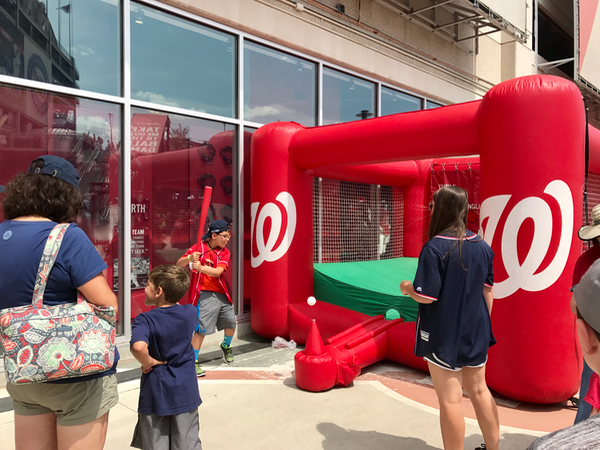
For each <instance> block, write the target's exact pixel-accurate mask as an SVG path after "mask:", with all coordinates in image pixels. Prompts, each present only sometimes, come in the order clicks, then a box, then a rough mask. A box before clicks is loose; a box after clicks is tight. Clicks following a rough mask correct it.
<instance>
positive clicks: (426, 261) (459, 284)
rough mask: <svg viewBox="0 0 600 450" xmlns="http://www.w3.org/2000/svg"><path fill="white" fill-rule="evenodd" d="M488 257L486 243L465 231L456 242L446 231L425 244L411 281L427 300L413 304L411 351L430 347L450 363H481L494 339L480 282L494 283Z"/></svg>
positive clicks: (422, 351) (418, 352) (426, 351)
mask: <svg viewBox="0 0 600 450" xmlns="http://www.w3.org/2000/svg"><path fill="white" fill-rule="evenodd" d="M493 259H494V252H493V251H492V249H491V248H490V246H489V245H488V244H487V243H486V242H485V241H484V240H483V239H481V237H479V236H478V235H476V234H474V233H472V232H470V231H467V234H466V237H465V239H464V240H463V243H462V246H461V247H460V248H459V245H458V239H457V238H456V237H452V236H448V235H438V236H435V237H434V238H433V239H431V240H430V241H429V242H427V244H425V246H424V247H423V249H422V250H421V254H420V255H419V263H418V267H417V273H416V275H415V280H414V282H413V286H414V289H415V292H416V293H417V294H418V295H420V296H422V297H425V298H428V299H431V300H433V302H432V303H430V304H423V303H421V304H419V317H418V319H417V336H416V343H415V355H416V356H425V355H428V354H430V353H435V356H436V357H437V358H439V359H441V360H442V361H443V362H445V363H446V364H447V365H449V366H450V367H451V368H452V369H454V368H456V367H457V366H458V367H463V366H477V365H480V364H483V363H485V361H486V360H487V352H488V349H489V347H490V346H491V345H494V344H495V343H496V340H495V339H494V335H493V334H492V323H491V320H490V314H489V311H488V307H487V305H486V303H485V299H484V297H483V288H484V286H488V287H492V286H493V284H494V271H493V267H492V262H493Z"/></svg>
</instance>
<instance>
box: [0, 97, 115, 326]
mask: <svg viewBox="0 0 600 450" xmlns="http://www.w3.org/2000/svg"><path fill="white" fill-rule="evenodd" d="M41 105H43V108H42V107H41ZM120 117H121V116H120V107H119V106H117V105H112V104H108V103H103V102H99V101H92V100H85V99H81V98H73V97H64V96H58V95H51V94H48V93H45V92H40V91H32V90H25V89H13V88H9V87H5V86H0V185H5V184H6V183H7V182H8V181H9V180H10V179H12V178H13V177H14V176H15V175H16V174H17V173H19V172H24V171H26V170H27V168H28V167H29V164H30V163H31V161H32V160H33V159H35V158H36V157H38V156H40V155H47V154H50V155H57V156H60V157H63V158H65V159H67V160H69V161H70V162H71V163H73V165H74V166H75V168H76V169H77V171H78V173H79V176H80V177H81V181H80V183H79V186H80V190H81V193H82V195H83V199H84V202H85V204H86V206H87V211H86V213H85V214H84V215H83V216H82V217H80V218H79V219H78V221H77V224H78V225H79V227H80V228H81V229H83V231H85V233H86V234H87V235H88V237H89V238H90V239H91V241H92V243H93V244H94V246H95V247H96V249H97V250H98V252H99V253H100V255H101V256H102V258H104V260H105V261H106V263H107V264H108V269H107V271H106V273H105V276H106V278H107V281H108V282H109V285H110V284H111V283H113V282H114V281H115V280H117V279H118V278H117V276H116V274H117V273H116V272H114V273H113V260H114V259H115V258H116V257H117V255H118V246H117V240H118V239H117V235H118V234H117V232H118V230H117V227H118V224H119V166H120V157H121V156H120V147H121V130H120V123H121V119H120ZM0 220H4V217H3V215H2V212H1V208H0ZM114 291H115V292H117V291H118V285H117V284H116V283H115V284H114ZM122 302H123V298H122V296H119V305H120V307H119V328H118V331H119V332H122V324H123V320H122V316H121V314H122V312H123V308H122V306H123V304H122Z"/></svg>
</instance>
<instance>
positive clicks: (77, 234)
mask: <svg viewBox="0 0 600 450" xmlns="http://www.w3.org/2000/svg"><path fill="white" fill-rule="evenodd" d="M55 225H56V222H50V221H40V222H28V221H18V220H17V221H15V220H6V221H4V222H2V223H0V255H2V257H0V274H1V275H0V309H4V308H13V307H16V306H26V305H31V300H32V298H33V289H34V286H35V279H36V277H37V271H38V267H39V264H40V259H41V258H42V252H43V251H44V247H45V245H46V241H47V240H48V236H49V235H50V232H51V231H52V228H54V226H55ZM106 267H107V266H106V263H105V262H104V260H103V259H102V258H101V257H100V255H99V254H98V251H97V250H96V249H95V248H94V245H93V244H92V242H91V241H90V239H89V238H88V237H87V235H86V234H85V233H84V232H83V231H82V230H81V229H80V228H79V227H78V226H77V225H76V224H74V223H73V224H71V226H70V227H69V228H68V229H67V231H66V232H65V236H64V238H63V242H62V245H61V247H60V250H59V252H58V255H57V257H56V262H55V263H54V266H53V267H52V270H51V271H50V276H49V277H48V282H47V284H46V290H45V292H44V304H45V305H50V306H52V305H60V304H65V303H74V302H76V301H77V288H78V287H79V286H82V285H84V284H85V283H87V282H88V281H90V280H91V279H92V278H94V277H95V276H96V275H98V274H99V273H101V272H102V271H103V270H104V269H106ZM118 361H119V352H118V351H116V349H115V363H114V365H113V367H112V368H111V369H110V370H107V371H106V372H102V373H99V374H94V375H89V376H85V377H77V378H70V379H66V380H57V381H52V383H74V382H78V381H85V380H90V379H93V378H99V377H102V376H107V375H110V374H113V373H116V371H117V362H118Z"/></svg>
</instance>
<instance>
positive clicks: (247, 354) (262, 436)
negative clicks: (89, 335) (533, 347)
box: [0, 336, 575, 450]
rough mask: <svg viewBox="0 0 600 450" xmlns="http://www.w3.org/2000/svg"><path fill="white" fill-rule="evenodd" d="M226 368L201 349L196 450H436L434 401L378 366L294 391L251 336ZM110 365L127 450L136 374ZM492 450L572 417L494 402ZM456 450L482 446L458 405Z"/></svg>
mask: <svg viewBox="0 0 600 450" xmlns="http://www.w3.org/2000/svg"><path fill="white" fill-rule="evenodd" d="M234 346H235V349H234V354H235V358H236V359H235V362H234V363H233V364H232V365H230V366H226V365H224V364H222V359H221V352H220V351H219V350H218V348H217V344H216V343H213V344H210V345H206V348H204V349H203V353H202V354H203V358H204V360H205V361H206V362H205V364H204V365H203V367H204V368H206V369H207V376H206V377H204V378H201V379H199V380H198V385H199V387H200V395H201V396H202V399H203V404H202V405H201V406H200V409H199V412H200V423H201V430H200V437H201V439H202V444H203V448H204V449H205V450H231V449H243V450H270V449H275V448H277V449H284V450H296V449H298V450H300V449H302V450H306V449H323V450H341V449H344V450H365V449H377V450H387V449H390V450H391V449H394V450H434V449H442V448H443V447H442V441H441V436H440V431H439V423H438V420H439V413H438V409H437V400H436V397H435V393H434V391H433V388H432V386H431V379H430V378H429V377H428V376H427V375H425V374H423V373H421V372H418V371H415V370H412V369H409V368H406V367H403V366H400V365H398V364H395V363H391V362H387V361H385V362H382V363H379V364H376V365H374V366H371V367H369V368H367V369H365V370H364V371H363V373H362V374H361V376H360V377H359V378H358V379H357V380H355V381H354V383H352V385H350V386H349V387H345V388H334V389H331V390H330V391H327V392H321V393H312V392H306V391H301V390H299V389H298V388H297V387H296V384H295V381H294V354H295V353H296V351H298V350H290V349H275V348H272V347H271V343H270V341H267V340H265V339H262V338H260V337H258V336H246V337H245V338H244V339H236V340H234ZM124 356H125V359H124V360H123V361H122V362H121V363H120V364H119V366H120V369H119V374H118V378H119V393H120V401H119V404H118V406H117V407H115V408H114V409H112V410H111V413H110V425H109V430H108V438H107V443H106V447H105V449H106V450H120V449H127V448H129V442H130V440H131V435H132V431H133V427H134V425H135V422H136V418H137V414H136V408H137V400H138V395H139V377H140V375H141V372H140V371H139V367H138V364H137V363H136V362H135V361H134V360H131V359H127V355H124ZM497 402H498V404H499V412H500V422H501V424H502V427H501V448H503V449H505V450H517V449H525V448H527V446H528V445H529V444H530V443H531V442H532V441H533V440H534V439H535V437H537V436H540V435H542V434H545V433H546V432H549V431H553V430H556V429H559V428H563V427H565V426H568V425H570V424H572V423H573V419H574V417H575V409H574V408H573V407H571V406H569V405H567V403H566V402H565V403H564V404H558V405H550V406H538V405H529V404H520V403H518V402H514V401H511V400H508V399H503V398H500V397H497ZM463 409H464V411H465V414H466V416H467V417H468V418H467V428H466V441H465V449H473V448H475V447H477V446H478V445H479V444H480V443H481V442H483V440H482V437H481V433H480V431H479V428H478V427H477V422H476V421H475V420H474V417H475V416H474V413H473V410H472V408H471V405H470V403H469V401H468V400H467V399H465V401H464V408H463ZM0 448H1V449H2V450H14V433H13V412H12V402H11V401H10V398H9V397H8V395H7V393H6V390H5V389H2V388H0Z"/></svg>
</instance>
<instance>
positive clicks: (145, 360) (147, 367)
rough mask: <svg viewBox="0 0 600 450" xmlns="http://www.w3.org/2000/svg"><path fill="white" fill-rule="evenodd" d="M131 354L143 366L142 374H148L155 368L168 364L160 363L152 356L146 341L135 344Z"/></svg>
mask: <svg viewBox="0 0 600 450" xmlns="http://www.w3.org/2000/svg"><path fill="white" fill-rule="evenodd" d="M131 354H132V355H133V357H134V358H135V359H137V360H138V362H139V363H140V364H141V365H142V373H148V372H150V371H151V370H152V368H153V367H154V366H156V365H159V364H166V363H167V362H166V361H158V360H156V359H154V358H153V357H152V356H150V353H149V352H148V344H147V343H146V342H144V341H137V342H134V343H133V345H132V346H131Z"/></svg>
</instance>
